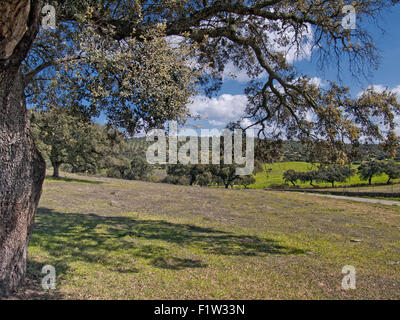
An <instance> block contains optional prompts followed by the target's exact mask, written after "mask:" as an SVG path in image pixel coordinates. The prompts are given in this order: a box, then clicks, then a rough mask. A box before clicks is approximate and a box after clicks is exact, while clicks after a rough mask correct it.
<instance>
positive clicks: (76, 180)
mask: <svg viewBox="0 0 400 320" xmlns="http://www.w3.org/2000/svg"><path fill="white" fill-rule="evenodd" d="M46 180H47V181H56V182H74V183H82V184H103V183H104V182H102V181H96V180H86V179H76V178H67V177H58V178H55V177H53V176H46Z"/></svg>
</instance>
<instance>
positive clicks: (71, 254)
mask: <svg viewBox="0 0 400 320" xmlns="http://www.w3.org/2000/svg"><path fill="white" fill-rule="evenodd" d="M31 245H32V246H37V247H40V249H41V251H45V252H46V255H48V256H49V261H48V263H46V264H52V265H54V266H55V267H56V270H57V275H63V274H65V273H66V272H68V269H69V267H70V264H71V263H74V262H83V263H86V264H93V266H94V268H95V266H96V265H98V264H100V265H101V266H102V267H105V268H107V270H110V271H114V272H119V273H136V272H139V270H138V269H137V268H136V267H135V266H134V262H135V261H137V260H141V261H142V262H143V261H145V262H146V263H148V264H149V265H151V266H153V267H155V268H161V269H170V270H183V269H186V268H205V267H207V264H206V263H205V262H204V261H202V259H194V258H193V256H195V255H193V254H191V251H188V250H187V249H190V248H193V249H195V252H198V253H199V254H202V253H204V254H213V255H224V256H266V255H271V254H302V253H304V251H303V250H299V249H296V248H288V247H284V246H281V245H279V244H278V243H277V242H276V241H274V240H270V239H261V238H258V237H256V236H249V235H236V234H233V233H229V232H224V231H219V230H215V229H211V228H203V227H198V226H194V225H190V224H175V223H170V222H166V221H161V220H157V221H156V220H136V219H134V218H130V217H104V216H99V215H96V214H80V213H60V212H56V211H53V210H51V209H47V208H40V209H39V210H38V213H37V215H36V222H35V228H34V233H33V236H32V241H31ZM180 248H182V250H180ZM188 254H189V257H188V256H187V255H188ZM203 259H204V258H203ZM29 263H30V264H31V265H32V264H34V263H35V262H34V261H29ZM41 266H42V265H41ZM36 271H38V270H36Z"/></svg>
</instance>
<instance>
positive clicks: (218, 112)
mask: <svg viewBox="0 0 400 320" xmlns="http://www.w3.org/2000/svg"><path fill="white" fill-rule="evenodd" d="M246 105H247V97H246V96H245V95H241V94H239V95H231V94H223V95H221V96H219V97H217V98H207V97H205V96H196V97H194V99H193V102H192V103H191V104H190V105H189V110H190V111H191V113H192V114H193V115H194V116H200V117H201V118H203V119H207V120H208V122H209V123H210V124H211V125H213V126H218V127H222V126H225V125H226V124H228V123H229V122H230V121H236V120H239V119H240V117H241V116H242V115H243V113H244V110H245V108H246Z"/></svg>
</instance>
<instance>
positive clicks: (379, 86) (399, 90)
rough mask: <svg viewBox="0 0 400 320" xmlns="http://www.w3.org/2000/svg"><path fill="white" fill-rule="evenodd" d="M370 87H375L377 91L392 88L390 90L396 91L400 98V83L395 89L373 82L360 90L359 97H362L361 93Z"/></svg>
mask: <svg viewBox="0 0 400 320" xmlns="http://www.w3.org/2000/svg"><path fill="white" fill-rule="evenodd" d="M368 89H373V90H374V91H376V92H383V91H385V90H390V91H392V92H394V93H396V94H397V96H398V97H399V99H400V85H398V86H397V87H395V88H393V89H390V88H389V87H388V86H384V85H382V84H373V85H370V86H368V87H367V88H366V89H365V90H363V91H361V92H359V93H358V95H357V97H361V95H362V94H363V93H364V92H365V91H366V90H368Z"/></svg>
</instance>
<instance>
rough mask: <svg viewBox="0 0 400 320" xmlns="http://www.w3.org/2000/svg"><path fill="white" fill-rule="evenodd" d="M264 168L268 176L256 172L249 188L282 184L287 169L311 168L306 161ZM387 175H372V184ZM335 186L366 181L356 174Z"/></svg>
mask: <svg viewBox="0 0 400 320" xmlns="http://www.w3.org/2000/svg"><path fill="white" fill-rule="evenodd" d="M265 167H266V168H271V169H272V171H271V173H269V175H268V177H267V174H266V172H265V171H264V172H260V173H257V174H256V176H255V178H256V183H255V184H252V185H250V186H249V187H250V188H253V189H263V188H266V187H270V186H272V185H282V184H284V183H285V181H284V179H283V173H284V172H285V171H287V170H295V171H308V170H313V169H315V168H313V166H312V164H310V163H306V162H280V163H274V164H266V165H265ZM357 167H358V166H357V165H353V168H354V169H357ZM387 179H388V178H387V175H386V174H382V175H380V176H377V177H374V178H373V180H372V182H373V183H374V184H385V183H386V181H387ZM392 182H393V183H398V182H400V179H397V180H393V181H392ZM297 185H298V186H299V187H302V188H310V187H311V186H310V184H309V183H308V182H307V183H301V182H300V181H299V182H298V183H297ZM314 185H316V186H319V187H331V184H330V183H314ZM335 185H336V186H337V187H343V186H352V185H366V186H367V185H368V181H362V180H361V179H360V177H359V176H358V175H357V174H356V175H354V176H353V177H351V178H350V179H349V180H348V181H346V182H337V183H335Z"/></svg>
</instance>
